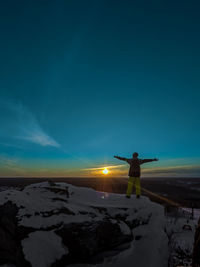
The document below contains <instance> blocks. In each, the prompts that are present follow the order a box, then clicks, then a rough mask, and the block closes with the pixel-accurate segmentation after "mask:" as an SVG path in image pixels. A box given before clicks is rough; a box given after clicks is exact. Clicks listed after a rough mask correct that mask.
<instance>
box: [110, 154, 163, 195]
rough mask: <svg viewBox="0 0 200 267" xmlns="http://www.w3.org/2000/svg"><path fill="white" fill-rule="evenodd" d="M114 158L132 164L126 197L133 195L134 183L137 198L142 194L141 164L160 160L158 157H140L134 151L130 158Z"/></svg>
mask: <svg viewBox="0 0 200 267" xmlns="http://www.w3.org/2000/svg"><path fill="white" fill-rule="evenodd" d="M114 158H116V159H119V160H123V161H126V162H127V163H128V164H129V165H130V169H129V173H128V176H129V179H128V187H127V191H126V197H127V198H130V197H131V194H132V190H133V185H134V186H135V189H136V196H137V198H139V197H140V195H141V186H140V175H141V171H140V165H141V164H143V163H147V162H151V161H158V159H156V158H154V159H139V158H138V153H137V152H134V153H133V157H132V158H130V159H127V158H122V157H119V156H114Z"/></svg>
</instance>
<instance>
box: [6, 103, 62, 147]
mask: <svg viewBox="0 0 200 267" xmlns="http://www.w3.org/2000/svg"><path fill="white" fill-rule="evenodd" d="M1 109H2V111H3V112H4V113H5V114H9V116H8V117H7V118H6V120H5V118H4V121H3V125H2V128H3V131H4V135H5V136H6V137H7V138H10V139H12V138H15V139H21V140H24V141H29V142H31V143H34V144H38V145H41V146H52V147H57V148H58V147H60V144H59V143H58V142H57V141H55V140H54V139H53V138H52V137H50V136H49V135H48V134H47V133H45V131H44V130H43V129H42V127H41V126H40V125H39V122H38V121H37V119H36V118H35V116H34V114H32V113H31V112H30V111H29V110H28V109H27V108H26V107H25V106H24V105H22V104H21V103H19V102H18V103H16V102H11V101H8V100H7V101H6V100H5V99H4V101H1ZM13 132H14V133H15V134H14V135H13Z"/></svg>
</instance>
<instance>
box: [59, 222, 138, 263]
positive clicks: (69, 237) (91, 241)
mask: <svg viewBox="0 0 200 267" xmlns="http://www.w3.org/2000/svg"><path fill="white" fill-rule="evenodd" d="M124 227H126V228H127V232H126V233H125V232H123V231H122V229H121V227H120V225H119V222H117V221H114V220H109V219H105V220H103V221H98V222H92V223H90V222H85V223H81V224H80V223H72V224H68V225H64V226H63V227H62V228H61V229H60V230H57V231H56V233H57V234H58V235H59V236H61V237H62V240H63V243H64V244H65V245H66V247H67V248H68V249H69V254H68V255H67V256H66V257H64V258H63V259H62V260H64V261H65V263H66V264H69V263H74V262H77V255H78V261H79V262H90V260H93V261H94V257H93V256H95V255H97V254H98V253H100V252H103V251H108V250H112V249H114V248H116V247H117V246H119V245H122V244H124V243H127V242H130V241H131V240H132V239H133V236H132V233H131V231H130V229H129V228H128V226H126V225H124ZM58 266H59V264H58Z"/></svg>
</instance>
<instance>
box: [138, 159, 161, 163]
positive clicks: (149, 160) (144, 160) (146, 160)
mask: <svg viewBox="0 0 200 267" xmlns="http://www.w3.org/2000/svg"><path fill="white" fill-rule="evenodd" d="M152 161H158V159H156V158H155V159H142V160H141V164H143V163H147V162H152Z"/></svg>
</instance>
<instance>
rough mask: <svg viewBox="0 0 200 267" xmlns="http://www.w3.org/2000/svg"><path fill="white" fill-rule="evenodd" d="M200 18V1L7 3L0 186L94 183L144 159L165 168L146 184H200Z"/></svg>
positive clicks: (0, 76) (1, 20) (0, 17)
mask: <svg viewBox="0 0 200 267" xmlns="http://www.w3.org/2000/svg"><path fill="white" fill-rule="evenodd" d="M199 12H200V3H199V2H198V1H176V0H175V1H160V0H159V1H147V0H146V1H141V0H140V1H127V0H123V1H110V0H106V1H103V0H101V1H98V0H95V1H76V0H73V1H64V0H62V1H61V0H58V1H50V0H48V1H35V0H34V1H31V0H24V1H20V0H19V1H14V0H12V1H10V0H7V1H1V3H0V33H1V42H0V58H1V61H0V68H1V69H0V97H1V103H0V104H1V105H0V124H1V129H0V151H1V153H0V169H1V176H34V175H35V176H40V175H43V176H48V175H52V176H68V175H90V174H91V173H90V172H88V171H85V170H84V169H86V168H96V167H100V166H104V165H117V164H120V162H118V161H117V160H115V159H113V155H114V154H118V155H122V156H126V157H129V156H131V154H132V152H134V151H138V152H139V153H140V155H141V157H158V158H159V159H160V161H159V162H158V163H152V164H148V166H147V170H146V171H147V175H148V171H149V173H150V171H151V174H152V173H153V175H154V173H155V175H156V172H158V170H159V175H165V174H166V175H167V174H169V175H182V174H185V175H193V176H198V175H200V167H199V159H200V152H199V151H200V140H199V133H200V124H199V117H200V108H199V97H200V90H199V88H200V79H199V71H200V50H199V47H200V34H199V32H200V18H199ZM123 168H124V167H123V166H122V168H121V167H119V168H118V167H116V170H115V171H116V173H117V171H119V172H118V173H119V174H120V175H124V174H125V173H126V171H127V169H125V170H123ZM148 168H149V170H148ZM154 168H157V169H154ZM114 169H115V168H113V170H114ZM91 175H92V174H91Z"/></svg>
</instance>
